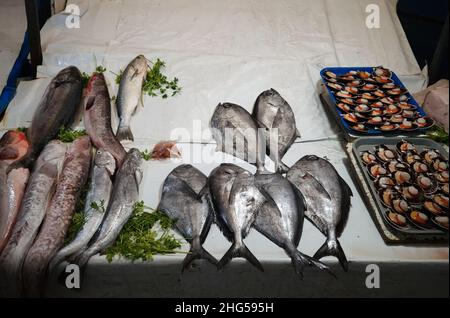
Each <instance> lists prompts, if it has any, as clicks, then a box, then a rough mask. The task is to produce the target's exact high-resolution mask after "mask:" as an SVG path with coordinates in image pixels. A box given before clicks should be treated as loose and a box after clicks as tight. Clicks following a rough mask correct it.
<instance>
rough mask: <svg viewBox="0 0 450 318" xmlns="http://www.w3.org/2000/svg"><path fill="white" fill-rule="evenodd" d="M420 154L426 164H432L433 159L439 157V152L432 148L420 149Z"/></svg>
mask: <svg viewBox="0 0 450 318" xmlns="http://www.w3.org/2000/svg"><path fill="white" fill-rule="evenodd" d="M420 155H421V156H422V158H423V159H424V160H425V162H426V163H428V164H433V162H434V159H437V158H439V157H440V154H439V152H438V151H437V150H434V149H425V150H424V151H422V153H421V154H420Z"/></svg>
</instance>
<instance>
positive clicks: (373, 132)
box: [320, 67, 430, 137]
mask: <svg viewBox="0 0 450 318" xmlns="http://www.w3.org/2000/svg"><path fill="white" fill-rule="evenodd" d="M374 68H375V67H326V68H324V69H322V70H321V71H320V76H321V78H322V82H323V83H324V86H325V88H326V90H327V92H328V95H329V97H330V100H331V101H332V102H333V103H334V108H335V109H336V111H337V113H338V115H339V119H338V120H340V121H341V123H342V126H343V127H344V129H345V130H346V131H347V133H348V134H351V135H356V136H390V137H392V136H411V135H414V136H417V135H422V134H424V133H425V132H426V130H427V129H429V128H430V127H428V128H420V129H417V130H414V131H410V132H408V131H402V130H396V131H393V132H383V131H380V130H377V129H373V128H371V129H369V131H368V132H359V131H356V130H353V129H351V128H350V125H349V124H348V123H347V121H345V120H344V119H343V118H342V115H344V112H343V111H342V110H341V109H340V108H339V107H337V106H336V105H337V100H336V98H335V96H334V94H333V93H332V90H331V89H330V88H329V87H328V86H327V85H326V83H327V82H326V80H325V72H327V71H330V72H333V73H334V74H336V75H337V76H342V75H344V74H346V73H348V72H350V71H363V72H369V73H372V72H373V69H374ZM391 73H392V77H391V79H392V80H393V82H394V84H396V85H397V86H399V87H401V88H404V89H407V88H406V87H405V85H403V83H402V82H401V81H400V79H399V78H398V77H397V75H396V74H395V73H394V72H393V71H392V70H391ZM404 95H406V96H408V98H409V100H408V103H409V104H412V105H414V106H416V107H417V110H416V111H417V112H418V113H419V114H420V115H421V116H422V117H426V113H425V111H424V110H423V109H422V107H420V105H419V104H418V103H417V101H416V100H415V99H414V97H413V96H412V95H411V94H410V93H409V90H408V92H407V93H405V94H404Z"/></svg>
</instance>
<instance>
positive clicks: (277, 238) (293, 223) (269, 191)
mask: <svg viewBox="0 0 450 318" xmlns="http://www.w3.org/2000/svg"><path fill="white" fill-rule="evenodd" d="M255 184H256V186H257V187H258V189H259V190H260V191H261V192H262V193H265V196H266V197H270V198H271V199H272V201H267V202H266V203H264V205H263V206H262V207H261V209H260V211H259V213H258V215H257V217H256V220H255V223H254V224H253V227H254V228H255V229H256V230H257V231H258V232H260V233H261V234H263V235H264V236H266V237H267V238H268V239H269V240H271V241H272V242H274V243H275V244H276V245H278V246H279V247H281V248H283V249H284V250H285V251H286V254H287V255H288V256H289V257H290V258H291V259H292V264H293V265H294V268H295V271H296V272H297V274H299V275H300V276H302V277H303V268H304V267H305V266H310V265H314V266H316V267H318V268H320V269H321V270H325V271H328V272H330V270H329V268H328V267H327V266H326V265H324V264H322V263H321V262H319V261H317V260H315V259H313V258H312V257H310V256H308V255H305V254H303V253H301V252H299V251H298V250H297V246H298V244H299V242H300V238H301V235H302V231H303V219H304V212H305V204H304V201H303V198H302V195H301V193H299V192H298V190H296V188H295V187H294V186H293V185H292V184H291V183H290V182H289V181H288V180H286V179H285V178H283V177H282V176H281V175H280V174H278V173H276V174H264V175H258V176H256V177H255Z"/></svg>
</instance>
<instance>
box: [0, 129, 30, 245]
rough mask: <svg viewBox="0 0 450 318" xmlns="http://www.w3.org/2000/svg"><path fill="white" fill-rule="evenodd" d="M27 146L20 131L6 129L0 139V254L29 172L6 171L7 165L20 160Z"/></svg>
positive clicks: (21, 170)
mask: <svg viewBox="0 0 450 318" xmlns="http://www.w3.org/2000/svg"><path fill="white" fill-rule="evenodd" d="M28 148H29V144H28V141H27V139H26V136H25V134H24V133H22V132H17V131H8V132H7V133H5V134H4V135H3V136H2V138H1V139H0V254H1V252H2V250H3V248H4V247H5V245H6V243H7V241H8V239H9V237H10V235H11V230H12V227H13V226H14V223H15V222H16V218H17V214H18V213H19V208H20V203H21V201H22V196H23V192H24V191H25V186H26V184H27V180H28V177H29V174H30V172H29V171H28V169H24V168H18V169H15V170H12V171H10V172H9V173H8V172H7V171H8V167H9V166H10V165H11V164H12V163H14V162H15V161H17V160H20V159H21V158H22V157H23V156H24V155H25V154H26V153H27V151H28Z"/></svg>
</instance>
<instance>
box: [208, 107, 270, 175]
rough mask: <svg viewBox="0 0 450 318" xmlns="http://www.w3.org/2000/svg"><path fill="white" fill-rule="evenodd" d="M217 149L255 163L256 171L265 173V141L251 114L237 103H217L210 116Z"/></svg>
mask: <svg viewBox="0 0 450 318" xmlns="http://www.w3.org/2000/svg"><path fill="white" fill-rule="evenodd" d="M211 128H212V133H213V138H214V140H215V141H216V142H217V151H222V152H225V153H228V154H230V155H234V156H235V157H237V158H239V159H242V160H245V161H247V162H249V163H251V164H255V165H256V167H257V169H258V173H265V172H266V170H265V167H264V162H265V150H264V148H265V145H264V144H265V142H264V138H263V136H262V133H261V136H260V131H258V126H257V125H256V123H255V121H254V120H253V118H252V116H251V115H250V114H249V112H247V111H246V110H245V109H244V108H242V107H241V106H239V105H236V104H231V103H224V104H219V105H218V106H217V107H216V110H215V111H214V114H213V116H212V118H211Z"/></svg>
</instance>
